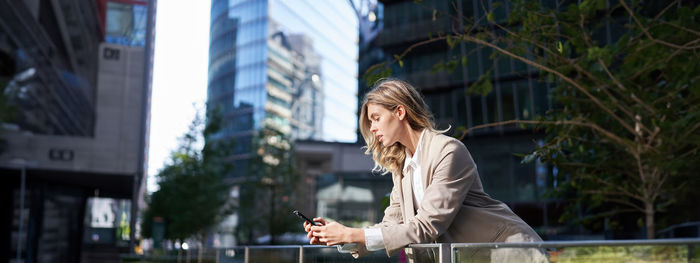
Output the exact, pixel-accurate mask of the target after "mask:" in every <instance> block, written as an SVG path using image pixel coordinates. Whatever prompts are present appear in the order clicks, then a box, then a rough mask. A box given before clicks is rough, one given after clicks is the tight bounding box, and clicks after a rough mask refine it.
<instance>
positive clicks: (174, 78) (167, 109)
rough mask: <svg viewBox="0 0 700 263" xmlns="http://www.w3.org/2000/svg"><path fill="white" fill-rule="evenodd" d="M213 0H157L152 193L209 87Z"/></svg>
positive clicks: (149, 160)
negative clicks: (164, 166)
mask: <svg viewBox="0 0 700 263" xmlns="http://www.w3.org/2000/svg"><path fill="white" fill-rule="evenodd" d="M209 8H210V4H209V1H186V0H165V1H158V10H157V14H156V36H155V50H154V52H155V54H154V61H153V90H152V98H151V126H150V127H151V133H150V143H149V154H148V156H149V159H148V177H149V178H148V182H147V189H148V191H149V192H153V191H155V190H157V184H156V182H155V180H154V179H155V178H154V176H155V174H157V173H158V170H159V169H160V168H162V167H163V163H164V162H165V161H167V160H168V159H169V156H170V152H172V151H173V150H175V148H176V147H177V139H178V137H181V136H182V135H183V134H184V133H185V132H186V131H187V127H188V126H189V124H190V122H191V121H192V120H193V119H194V116H195V114H196V108H195V104H196V105H197V106H196V107H197V108H199V109H201V110H203V109H204V106H203V105H204V102H205V99H206V92H207V67H208V66H207V63H208V55H209V53H208V52H209Z"/></svg>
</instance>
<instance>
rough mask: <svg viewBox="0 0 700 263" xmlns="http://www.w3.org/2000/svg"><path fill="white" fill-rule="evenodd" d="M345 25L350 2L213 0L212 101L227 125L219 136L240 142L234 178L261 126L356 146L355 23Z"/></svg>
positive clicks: (295, 136) (293, 135)
mask: <svg viewBox="0 0 700 263" xmlns="http://www.w3.org/2000/svg"><path fill="white" fill-rule="evenodd" d="M338 10H341V11H343V10H344V11H345V12H338ZM338 14H341V15H345V17H344V18H346V19H337V15H338ZM345 20H349V21H356V19H355V18H354V17H353V15H352V11H351V9H350V7H349V5H347V4H346V3H325V2H313V3H311V2H306V1H301V3H295V4H290V3H288V2H284V1H275V0H271V1H266V0H248V1H242V0H212V2H211V27H210V44H209V76H208V78H209V87H208V91H207V102H208V104H209V107H211V108H210V109H214V108H218V109H219V110H221V111H222V112H223V115H224V118H225V120H224V121H225V124H224V127H225V128H224V129H223V131H222V132H220V133H219V134H217V135H216V136H217V137H219V138H223V137H226V138H231V139H233V140H234V141H236V152H235V156H234V157H233V158H234V160H237V161H236V163H238V164H240V165H241V166H237V169H236V170H237V172H240V173H245V171H246V169H244V167H245V166H246V165H245V161H244V160H246V159H248V158H249V153H250V151H251V149H250V147H251V144H250V142H251V138H252V136H253V135H254V134H255V132H256V131H257V130H259V129H261V128H262V127H272V128H275V129H277V130H279V131H282V132H283V133H285V134H288V135H289V136H290V137H291V138H293V139H315V140H332V141H355V129H356V128H355V127H356V124H355V122H356V113H355V112H356V106H355V103H354V101H355V99H356V87H357V78H356V65H357V62H356V61H355V58H356V56H357V50H356V49H357V48H356V45H355V39H356V35H355V34H354V32H356V26H357V24H356V22H347V21H345ZM341 32H353V33H352V34H349V35H348V34H343V33H341ZM325 76H332V77H325Z"/></svg>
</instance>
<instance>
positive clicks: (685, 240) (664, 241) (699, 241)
mask: <svg viewBox="0 0 700 263" xmlns="http://www.w3.org/2000/svg"><path fill="white" fill-rule="evenodd" d="M440 244H447V245H448V246H450V247H453V248H486V247H493V248H501V247H535V248H540V247H576V246H624V245H674V244H700V238H667V239H625V240H575V241H540V242H521V243H502V242H500V243H423V244H411V245H408V247H410V248H439V247H440ZM246 247H247V248H249V249H274V248H282V249H284V248H289V249H298V248H335V246H323V245H244V246H233V247H218V248H215V249H244V248H246Z"/></svg>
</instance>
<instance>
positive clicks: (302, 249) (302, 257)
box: [299, 246, 304, 263]
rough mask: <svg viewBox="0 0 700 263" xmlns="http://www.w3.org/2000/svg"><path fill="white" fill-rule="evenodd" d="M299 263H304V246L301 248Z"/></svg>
mask: <svg viewBox="0 0 700 263" xmlns="http://www.w3.org/2000/svg"><path fill="white" fill-rule="evenodd" d="M299 263H304V246H299Z"/></svg>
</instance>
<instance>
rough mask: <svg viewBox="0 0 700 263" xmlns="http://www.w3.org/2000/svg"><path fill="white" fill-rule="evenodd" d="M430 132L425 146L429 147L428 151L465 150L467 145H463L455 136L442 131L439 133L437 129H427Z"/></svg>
mask: <svg viewBox="0 0 700 263" xmlns="http://www.w3.org/2000/svg"><path fill="white" fill-rule="evenodd" d="M429 132H430V137H431V138H430V140H429V141H427V146H428V148H429V149H430V150H429V152H435V151H440V152H443V151H445V150H448V151H465V152H468V151H467V147H466V146H464V143H462V142H461V141H460V140H457V139H456V138H454V137H452V136H448V135H445V134H443V133H440V132H439V131H429Z"/></svg>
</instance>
